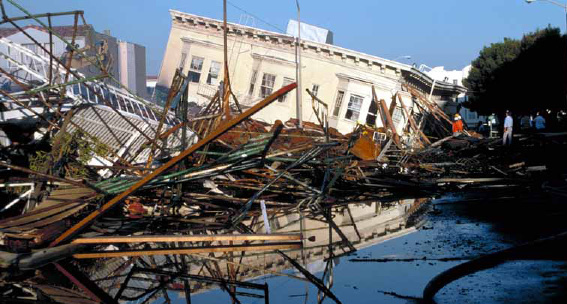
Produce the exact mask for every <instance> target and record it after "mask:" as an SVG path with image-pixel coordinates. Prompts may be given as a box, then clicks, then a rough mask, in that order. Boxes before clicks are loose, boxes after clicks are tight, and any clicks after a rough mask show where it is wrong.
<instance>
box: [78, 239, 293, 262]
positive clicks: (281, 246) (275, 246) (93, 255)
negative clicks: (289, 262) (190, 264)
mask: <svg viewBox="0 0 567 304" xmlns="http://www.w3.org/2000/svg"><path fill="white" fill-rule="evenodd" d="M287 249H301V242H289V243H271V244H261V245H251V246H248V245H232V246H204V247H192V248H165V249H152V250H120V251H97V252H90V253H77V254H74V255H73V257H74V258H76V259H101V258H118V257H134V256H152V255H171V254H195V253H211V252H234V251H273V250H287Z"/></svg>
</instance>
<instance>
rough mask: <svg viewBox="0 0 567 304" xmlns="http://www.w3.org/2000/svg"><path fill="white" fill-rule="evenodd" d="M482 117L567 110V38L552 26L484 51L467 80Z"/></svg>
mask: <svg viewBox="0 0 567 304" xmlns="http://www.w3.org/2000/svg"><path fill="white" fill-rule="evenodd" d="M464 84H465V86H466V87H467V88H468V89H469V90H470V91H471V93H472V94H471V98H470V99H469V104H468V106H469V107H470V108H471V109H472V110H475V111H478V112H479V113H481V114H489V113H491V112H495V113H500V114H501V113H503V112H504V111H505V110H506V109H510V110H511V111H512V112H516V113H528V112H531V111H534V110H543V109H552V110H560V109H566V108H567V98H566V97H567V38H566V37H565V36H561V34H560V31H559V29H558V28H551V27H548V28H546V29H543V30H537V31H535V32H533V33H529V34H526V35H524V37H523V38H522V39H521V40H516V39H509V38H505V39H504V41H503V42H498V43H493V44H491V45H490V46H489V47H484V48H483V49H482V51H481V52H480V54H479V57H478V58H477V59H475V60H474V61H473V62H472V69H471V72H470V74H469V76H468V77H467V78H466V79H465V81H464Z"/></svg>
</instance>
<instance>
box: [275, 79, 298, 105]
mask: <svg viewBox="0 0 567 304" xmlns="http://www.w3.org/2000/svg"><path fill="white" fill-rule="evenodd" d="M294 81H295V79H293V78H289V77H284V79H283V83H282V87H285V86H287V85H290V84H292V83H293V82H294ZM288 94H289V93H288ZM288 94H285V95H283V96H282V97H280V98H278V101H279V102H285V101H286V100H287V95H288Z"/></svg>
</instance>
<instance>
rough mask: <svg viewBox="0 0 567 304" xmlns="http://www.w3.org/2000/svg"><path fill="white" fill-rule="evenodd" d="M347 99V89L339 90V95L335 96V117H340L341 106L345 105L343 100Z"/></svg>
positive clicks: (333, 114)
mask: <svg viewBox="0 0 567 304" xmlns="http://www.w3.org/2000/svg"><path fill="white" fill-rule="evenodd" d="M339 95H340V96H341V100H339ZM344 100H345V91H343V90H337V95H336V96H335V105H334V107H333V113H332V116H333V117H339V115H340V114H341V107H342V105H343V101H344Z"/></svg>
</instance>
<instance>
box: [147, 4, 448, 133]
mask: <svg viewBox="0 0 567 304" xmlns="http://www.w3.org/2000/svg"><path fill="white" fill-rule="evenodd" d="M170 13H171V17H172V27H171V32H170V35H169V40H168V44H167V48H166V52H165V56H164V59H163V63H162V67H161V70H160V73H159V77H158V83H157V88H158V90H162V96H163V95H164V94H165V93H164V92H166V90H167V88H168V87H169V86H170V84H171V81H172V79H173V76H174V74H175V70H176V69H177V68H180V69H182V71H183V73H184V74H187V75H188V77H189V78H190V79H191V83H190V85H189V99H190V101H193V102H196V103H197V104H201V105H204V104H207V103H208V102H209V101H210V98H211V97H212V96H213V95H214V94H215V92H216V91H217V89H218V84H219V81H220V80H221V79H223V73H224V71H223V70H224V69H223V30H222V21H221V20H215V19H211V18H206V17H201V16H196V15H192V14H187V13H183V12H179V11H174V10H171V11H170ZM228 30H229V34H228V46H227V48H228V58H229V73H230V79H231V85H232V89H233V92H234V93H235V95H236V97H237V98H238V100H239V102H240V104H242V105H243V106H245V107H249V106H251V105H253V104H255V103H256V102H258V101H260V100H262V99H263V98H264V97H266V96H268V95H270V94H271V93H272V92H275V91H276V90H277V89H279V88H281V87H283V86H285V85H287V84H290V83H293V82H295V81H296V79H295V78H296V64H295V42H294V41H295V38H294V37H293V36H291V35H286V34H280V33H275V32H270V31H265V30H261V29H257V28H252V27H247V26H242V25H238V24H233V23H229V24H228ZM301 58H302V59H301V60H302V81H301V85H302V91H303V92H301V94H302V116H303V120H305V121H310V122H317V118H316V116H315V113H314V111H313V109H312V107H311V97H310V96H309V95H308V93H307V92H305V89H309V90H310V91H312V92H313V93H314V94H316V95H317V97H318V98H320V99H321V100H323V101H324V102H325V103H327V104H328V116H329V125H330V126H331V127H334V128H337V129H338V130H339V131H340V132H341V133H343V134H346V133H349V132H351V131H352V130H353V128H354V127H355V126H356V125H357V124H358V123H360V124H365V123H366V122H367V120H368V119H371V118H372V117H370V116H374V118H375V117H376V114H375V113H374V114H373V113H370V115H369V109H370V106H371V103H372V102H371V101H372V87H373V86H374V88H375V91H376V95H377V98H378V100H380V99H384V100H385V101H386V103H387V104H388V106H390V104H391V102H392V100H393V96H394V95H395V94H397V93H399V94H400V96H401V97H402V100H403V102H404V104H405V106H406V107H408V108H409V109H410V110H411V109H414V102H413V100H412V97H411V95H410V94H409V93H408V92H405V91H404V90H402V86H401V83H402V82H404V79H405V78H407V77H408V75H410V74H415V73H419V71H416V70H415V69H412V67H411V66H409V65H406V64H402V63H399V62H395V61H391V60H387V59H383V58H380V57H376V56H372V55H368V54H364V53H360V52H356V51H353V50H348V49H345V48H341V47H337V46H334V45H331V44H326V43H320V42H314V41H307V40H302V41H301ZM422 76H423V75H422ZM425 78H427V77H425ZM430 83H431V81H430ZM449 95H450V94H449ZM453 95H454V94H453ZM436 96H437V95H436ZM455 96H456V95H455ZM450 98H453V96H451V97H450ZM415 110H416V111H419V109H417V106H416V107H415ZM402 111H403V110H402V108H401V107H400V105H399V103H398V104H397V106H396V108H395V109H394V111H393V115H392V117H393V119H394V122H395V123H396V122H401V123H400V124H396V125H397V126H399V128H400V129H399V130H398V132H400V133H401V132H402V130H401V128H403V126H404V125H405V120H406V119H407V118H406V117H405V116H404V115H403V112H402ZM253 118H255V119H258V120H262V121H266V122H268V123H273V122H274V121H275V120H277V119H279V120H282V121H287V120H288V119H290V118H296V96H295V93H291V94H288V95H287V96H285V97H284V98H281V99H280V100H278V101H276V102H274V103H272V104H271V105H270V106H268V107H267V108H265V109H263V110H262V111H261V112H259V113H258V114H256V115H255V116H254V117H253ZM376 126H377V127H380V126H381V120H380V119H376Z"/></svg>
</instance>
